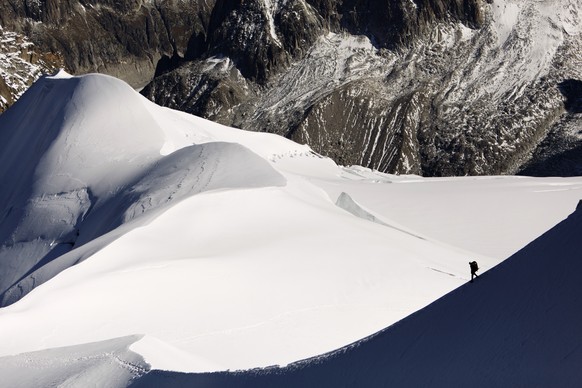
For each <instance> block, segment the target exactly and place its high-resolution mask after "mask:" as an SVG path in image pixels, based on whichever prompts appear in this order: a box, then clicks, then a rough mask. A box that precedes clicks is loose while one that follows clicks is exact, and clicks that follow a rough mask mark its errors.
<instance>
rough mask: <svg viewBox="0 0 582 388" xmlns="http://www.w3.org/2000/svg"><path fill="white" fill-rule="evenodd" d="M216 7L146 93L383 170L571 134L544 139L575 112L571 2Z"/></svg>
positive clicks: (505, 169)
mask: <svg viewBox="0 0 582 388" xmlns="http://www.w3.org/2000/svg"><path fill="white" fill-rule="evenodd" d="M290 3H292V4H293V6H292V7H293V9H292V10H290V9H289V4H290ZM219 5H221V4H220V2H218V3H217V5H216V7H217V8H220V11H219V12H214V14H213V18H212V22H211V24H210V26H211V30H212V32H210V33H209V36H210V37H211V38H210V39H209V41H208V42H209V43H208V51H207V52H206V54H205V55H203V56H201V57H200V58H199V59H195V60H193V61H191V62H188V63H186V64H183V65H182V66H181V67H179V68H178V69H176V70H174V71H169V72H167V73H165V74H163V75H161V76H159V77H157V78H156V79H154V80H153V82H152V83H150V84H149V85H148V86H147V87H146V88H145V89H144V94H145V95H146V96H148V97H149V98H151V99H152V100H154V101H156V102H158V103H161V104H164V105H168V106H170V107H173V108H177V109H182V110H186V111H189V112H192V113H195V114H198V115H202V116H204V117H208V118H210V119H212V120H216V121H220V122H222V123H224V124H228V125H234V126H238V127H241V128H245V129H250V130H258V131H269V132H276V133H279V134H281V135H284V136H287V137H290V138H292V139H294V140H296V141H299V142H304V143H308V144H310V145H311V146H312V148H313V149H314V150H315V151H317V152H320V153H322V154H324V155H327V156H330V157H332V158H334V159H335V160H336V161H337V162H338V163H341V164H361V165H364V166H368V167H371V168H375V169H379V170H381V171H386V172H395V173H416V174H422V175H436V176H438V175H466V174H503V173H515V172H518V171H520V170H523V167H522V166H523V165H524V163H530V164H531V163H532V162H531V159H532V155H533V156H534V160H536V161H537V160H539V158H540V157H541V156H540V155H541V153H540V151H539V150H538V151H535V150H536V149H537V147H538V145H539V144H540V143H541V144H542V147H546V148H547V147H549V148H551V149H552V150H553V151H552V152H554V153H558V154H561V153H563V152H564V151H565V150H566V149H571V148H572V147H573V144H575V142H573V141H563V142H561V144H562V146H560V147H556V146H555V145H553V144H554V142H549V143H548V141H546V142H545V143H544V142H543V140H544V139H546V138H547V136H548V134H549V133H554V132H556V131H557V132H559V133H561V135H559V136H561V138H562V137H564V136H566V135H564V134H563V131H560V130H558V129H554V128H555V127H556V125H557V124H556V123H558V122H563V121H567V122H569V123H570V122H572V120H573V119H575V117H574V116H573V115H572V114H571V113H569V114H566V112H565V110H564V107H565V105H564V102H565V96H564V94H563V93H562V91H563V90H561V89H560V88H559V86H558V85H559V84H560V83H561V82H563V81H564V80H565V79H573V80H579V79H580V77H581V74H580V70H579V69H581V68H582V67H581V66H580V65H581V62H580V54H579V52H580V51H579V48H580V40H581V39H580V28H579V27H578V26H579V24H580V23H579V21H580V20H579V18H580V14H581V13H580V11H581V10H580V8H581V6H580V4H578V3H577V2H575V1H564V2H561V3H560V4H559V5H555V4H550V3H549V2H536V3H531V2H527V1H525V0H495V1H487V2H485V1H429V0H427V1H411V0H402V1H363V0H361V1H356V0H352V1H347V0H346V1H297V2H278V1H274V0H273V1H256V2H250V3H249V2H238V3H237V2H229V7H222V6H221V7H219ZM215 10H216V8H215ZM297 26H304V28H297ZM561 125H562V126H564V125H565V124H561ZM571 132H572V131H570V132H569V134H568V136H570V137H571V136H576V135H575V134H574V135H572V134H571ZM554 136H558V135H554ZM546 143H547V144H546ZM544 144H545V146H544ZM563 144H569V146H568V147H570V148H567V147H566V148H565V146H563ZM546 154H547V152H546ZM523 171H525V170H523ZM528 171H533V170H531V169H530V170H528ZM532 173H533V172H532Z"/></svg>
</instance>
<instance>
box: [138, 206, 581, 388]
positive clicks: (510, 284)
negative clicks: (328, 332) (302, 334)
mask: <svg viewBox="0 0 582 388" xmlns="http://www.w3.org/2000/svg"><path fill="white" fill-rule="evenodd" d="M581 230H582V202H581V205H579V206H578V209H577V210H576V211H575V212H574V213H573V214H572V215H571V216H570V217H568V219H566V220H565V221H563V222H561V223H560V224H559V225H557V226H556V227H554V228H553V229H552V230H550V231H548V232H547V233H545V234H544V235H543V236H541V237H540V238H538V239H536V240H535V241H533V242H532V243H531V244H529V245H528V246H527V247H525V248H524V249H522V250H520V251H519V252H518V253H516V254H515V255H514V256H512V257H510V258H509V259H507V260H506V261H504V262H503V263H502V264H500V265H499V266H497V267H496V268H494V269H492V270H491V271H488V272H487V273H486V274H484V275H482V276H481V277H479V278H478V279H476V280H475V281H474V283H473V284H466V285H465V286H463V287H460V288H458V289H456V290H455V291H453V292H451V293H450V294H448V295H446V296H444V297H443V298H441V299H439V300H437V301H436V302H434V303H432V304H431V305H429V306H427V307H426V308H424V309H422V310H420V311H418V312H417V313H415V314H413V315H411V316H409V317H407V318H406V319H403V320H402V321H400V322H398V323H397V324H395V325H393V326H391V327H388V328H387V329H385V330H383V331H381V332H379V333H376V334H375V335H373V336H370V337H369V338H366V339H364V340H362V341H359V342H357V343H354V344H351V345H349V346H347V347H344V348H342V349H339V350H337V351H335V352H331V353H329V354H326V355H323V356H321V357H317V358H313V359H310V360H305V361H302V362H299V363H296V364H293V365H289V366H288V367H287V368H284V369H277V368H272V369H265V370H254V371H250V372H243V373H215V374H205V375H188V374H178V373H169V372H162V371H152V372H150V373H149V374H147V375H146V376H144V377H142V378H141V379H139V380H137V381H136V382H134V384H133V385H132V386H134V387H164V386H167V387H171V386H180V385H192V386H197V385H200V386H204V387H322V386H326V387H353V386H358V387H380V386H397V387H425V386H430V387H464V386H471V387H492V386H511V387H518V386H528V387H529V386H536V387H549V386H560V387H576V386H578V385H579V384H580V381H581V380H582V371H581V370H580V368H579V365H580V363H581V362H582V350H581V349H582V336H581V335H580V327H582V310H581V309H580V295H581V293H582V282H580V280H579V276H578V273H579V272H580V271H581V270H582V265H581V264H580V263H581V262H580V260H579V256H580V251H581V250H582V240H581V239H580V231H581Z"/></svg>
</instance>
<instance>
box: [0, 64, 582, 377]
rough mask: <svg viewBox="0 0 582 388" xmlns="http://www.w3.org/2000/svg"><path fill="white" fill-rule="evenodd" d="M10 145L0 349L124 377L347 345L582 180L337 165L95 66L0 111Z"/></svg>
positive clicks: (547, 223)
mask: <svg viewBox="0 0 582 388" xmlns="http://www.w3.org/2000/svg"><path fill="white" fill-rule="evenodd" d="M0 147H1V150H0V151H1V152H0V181H1V182H2V191H1V192H0V217H1V218H0V220H1V224H0V225H1V229H0V230H1V232H2V234H1V236H2V239H1V241H0V244H1V248H0V280H1V281H2V284H3V287H4V288H3V291H2V292H3V303H4V305H7V304H10V303H12V304H11V305H10V306H7V307H3V308H2V309H0V343H2V346H1V347H0V357H2V358H0V364H1V365H3V366H5V368H7V369H8V370H10V373H13V374H16V375H18V374H20V373H27V372H24V371H23V370H24V369H26V368H29V367H30V368H33V369H34V370H35V372H34V373H35V374H30V376H33V375H34V376H39V378H40V379H41V380H42V379H44V380H42V382H43V384H44V385H50V384H52V383H56V382H59V381H65V379H68V378H73V379H74V378H75V376H76V375H75V376H73V375H71V374H60V373H61V372H60V371H64V369H63V368H65V367H64V366H63V365H68V364H69V363H73V364H75V365H77V366H78V367H79V369H80V368H81V367H82V366H83V365H85V364H84V363H83V362H84V361H83V360H85V359H86V358H87V359H91V360H96V361H95V363H93V364H91V365H92V366H91V367H90V368H89V369H88V371H91V372H88V373H93V372H94V373H97V374H99V373H105V374H106V373H108V372H107V370H108V368H109V367H111V368H113V371H112V373H114V374H116V376H118V375H119V376H121V377H119V379H120V380H119V381H122V382H123V381H125V382H127V381H129V380H128V379H132V378H133V377H132V376H135V373H134V372H132V371H134V370H136V369H137V370H138V372H136V373H138V374H140V373H142V372H139V371H143V370H146V369H150V368H153V369H156V368H157V369H163V370H175V371H184V372H193V371H195V372H201V371H216V370H226V369H241V368H253V367H259V366H268V365H273V364H280V365H284V364H288V363H290V362H294V361H297V360H300V359H305V358H307V357H311V356H314V355H318V354H322V353H325V352H328V351H331V350H333V349H337V348H339V347H341V346H344V345H346V344H348V343H351V342H354V341H356V340H358V339H360V338H363V337H365V336H367V335H370V334H371V333H374V332H376V331H378V330H380V329H382V328H384V327H386V326H388V325H390V324H392V323H394V322H397V321H399V320H401V319H402V318H404V317H406V316H408V315H409V314H411V313H413V312H414V311H417V310H419V309H420V308H422V307H424V306H426V305H427V304H429V303H431V302H432V301H434V300H435V299H437V298H439V297H441V296H442V295H444V294H446V293H448V292H450V291H451V290H453V289H455V288H457V287H459V286H461V285H462V284H464V283H465V282H466V281H467V279H468V275H469V274H468V272H469V271H468V264H467V262H468V261H469V259H477V260H478V261H479V263H480V266H481V267H482V269H483V270H484V271H485V270H487V269H489V268H492V267H493V266H494V265H496V264H497V263H499V262H501V261H502V260H503V259H505V258H506V257H507V256H508V255H509V254H511V253H513V252H515V251H517V250H518V249H519V248H520V247H522V246H523V245H525V244H526V243H527V242H528V241H531V240H533V239H534V238H536V237H537V236H538V235H539V234H540V233H541V232H543V231H545V230H547V229H549V228H551V227H552V226H553V225H555V224H556V223H557V222H558V221H559V220H560V219H563V218H564V217H565V216H566V215H567V214H569V213H570V212H571V211H572V210H573V209H574V208H575V206H576V203H577V202H578V200H579V198H580V197H581V196H582V179H580V178H568V179H534V178H516V177H490V178H463V179H424V178H421V177H415V176H392V175H386V174H382V173H378V172H376V171H372V170H369V169H365V168H361V167H357V166H353V167H338V166H337V165H336V164H335V163H334V162H332V161H331V160H330V159H327V158H323V157H321V156H319V155H317V154H316V153H314V152H312V151H311V150H310V148H309V147H307V146H305V145H300V144H297V143H294V142H292V141H290V140H287V139H285V138H283V137H280V136H276V135H272V134H266V133H258V132H247V131H242V130H237V129H233V128H228V127H224V126H222V125H219V124H216V123H212V122H209V121H206V120H203V119H200V118H197V117H194V116H190V115H188V114H185V113H182V112H177V111H172V110H170V109H167V108H161V107H159V106H156V105H154V104H153V103H151V102H150V101H148V100H146V99H145V98H144V97H142V96H141V95H139V94H138V93H137V92H135V91H133V90H132V89H131V88H130V87H129V86H128V85H127V84H125V83H123V82H121V81H119V80H117V79H115V78H112V77H108V76H102V75H87V76H81V77H71V76H69V75H67V74H64V73H60V74H58V75H56V76H51V77H45V78H43V79H41V80H40V81H39V82H38V83H37V84H35V85H34V86H33V87H32V88H31V89H30V90H29V91H28V92H27V93H26V94H25V95H24V96H23V97H22V98H21V99H20V100H19V101H18V102H17V104H15V105H14V106H13V107H12V108H11V109H10V110H8V111H7V112H6V113H4V114H3V115H2V116H0ZM342 193H343V194H342ZM473 208H476V210H474V209H473ZM528 208H529V209H530V211H529V213H528V212H527V209H528ZM455 209H457V211H454V210H455ZM526 216H527V217H526ZM492 246H494V247H495V248H494V249H493V248H491V247H492ZM144 335H145V337H143V338H142V336H144ZM136 336H139V337H136ZM115 338H122V339H121V340H119V341H117V340H116V341H112V340H113V339H115ZM139 338H141V339H139ZM104 341H109V342H104ZM84 344H86V345H84ZM62 347H66V348H64V349H62ZM57 348H59V349H57ZM106 349H110V350H106ZM127 349H129V350H130V351H132V352H135V353H137V354H138V355H139V357H137V358H135V357H134V356H135V354H133V353H128V352H127ZM44 351H47V352H48V353H45V352H44ZM31 352H33V353H31ZM39 352H40V353H39ZM78 354H85V355H86V356H82V357H81V356H78ZM53 355H54V357H53ZM113 355H117V356H113ZM85 357H86V358H85ZM94 357H95V358H94ZM140 357H141V358H140ZM46 358H54V362H51V363H49V366H48V367H47V368H48V369H50V370H51V371H54V373H53V372H50V373H46V374H44V373H43V369H42V368H44V366H46V365H47V364H46V363H45V362H44V361H43V360H45V359H46ZM23 360H30V361H29V362H27V363H26V366H23V365H24V364H23ZM116 360H117V361H116ZM120 360H122V361H123V362H122V361H120ZM118 361H119V362H118ZM79 362H80V363H79ZM120 362H121V364H123V365H122V367H121V369H119V365H120ZM128 368H129V369H128ZM132 368H133V369H132ZM79 369H76V370H79ZM69 372H70V371H69ZM69 372H67V373H69ZM71 373H72V372H71ZM73 374H74V373H73ZM81 377H82V376H79V378H81ZM31 378H32V377H31ZM124 379H125V380H124ZM80 381H84V380H80ZM120 384H121V383H120ZM123 384H125V383H123ZM123 384H121V385H123Z"/></svg>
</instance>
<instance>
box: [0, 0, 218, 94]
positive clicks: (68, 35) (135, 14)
mask: <svg viewBox="0 0 582 388" xmlns="http://www.w3.org/2000/svg"><path fill="white" fill-rule="evenodd" d="M213 7H214V1H212V0H208V1H204V2H198V1H147V0H146V1H143V0H126V1H112V0H65V1H60V0H59V1H57V0H0V10H1V12H0V25H2V26H3V27H4V29H6V30H9V31H14V32H17V33H20V34H24V35H26V36H27V37H28V38H29V39H30V40H31V41H32V42H33V43H34V44H35V46H36V47H38V48H39V49H41V50H43V51H44V52H50V53H52V54H54V55H59V56H61V57H62V58H63V60H64V65H65V66H66V68H67V70H68V71H70V72H72V73H76V74H78V73H87V72H104V73H108V74H112V75H115V76H118V77H120V78H123V79H124V80H126V81H128V82H129V83H130V84H132V85H134V86H140V85H141V86H143V85H144V84H145V83H147V82H148V81H149V80H151V78H152V75H153V73H154V69H155V68H156V66H157V65H158V62H159V60H160V59H161V58H162V57H164V56H166V57H168V58H172V57H180V58H185V57H188V55H191V54H190V52H191V51H192V53H193V54H192V55H196V54H197V50H200V47H199V42H200V41H201V40H202V41H203V40H205V38H204V35H205V32H206V26H207V24H208V22H209V18H210V13H211V11H212V9H213ZM201 36H202V37H203V38H201Z"/></svg>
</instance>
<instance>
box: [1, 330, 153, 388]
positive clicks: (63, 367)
mask: <svg viewBox="0 0 582 388" xmlns="http://www.w3.org/2000/svg"><path fill="white" fill-rule="evenodd" d="M140 337H141V336H128V337H124V338H115V339H111V340H107V341H102V342H97V343H91V344H83V345H79V346H70V347H65V348H58V349H50V350H44V351H39V352H33V353H27V354H21V355H18V356H14V357H0V373H1V374H2V385H3V386H6V387H35V386H71V387H83V386H99V387H125V386H128V385H130V383H131V381H132V380H134V379H135V378H137V377H140V376H142V375H143V374H144V373H146V372H147V371H148V370H149V365H148V364H147V363H146V362H145V361H144V360H143V358H142V357H141V356H140V355H139V354H136V353H134V352H132V351H131V350H129V347H130V346H131V345H132V344H134V343H135V342H137V341H139V340H140Z"/></svg>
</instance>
